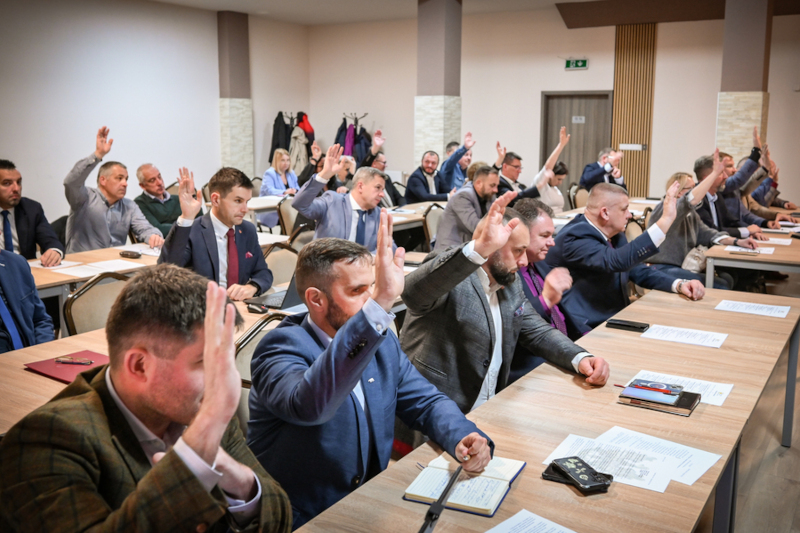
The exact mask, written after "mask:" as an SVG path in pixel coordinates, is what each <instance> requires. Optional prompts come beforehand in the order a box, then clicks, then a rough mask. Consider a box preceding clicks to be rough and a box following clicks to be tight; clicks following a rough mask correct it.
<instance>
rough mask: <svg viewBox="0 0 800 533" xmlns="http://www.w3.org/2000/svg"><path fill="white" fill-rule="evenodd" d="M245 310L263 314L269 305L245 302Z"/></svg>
mask: <svg viewBox="0 0 800 533" xmlns="http://www.w3.org/2000/svg"><path fill="white" fill-rule="evenodd" d="M247 311H248V312H249V313H253V314H256V315H263V314H265V313H266V312H267V311H269V307H267V306H266V305H261V304H247Z"/></svg>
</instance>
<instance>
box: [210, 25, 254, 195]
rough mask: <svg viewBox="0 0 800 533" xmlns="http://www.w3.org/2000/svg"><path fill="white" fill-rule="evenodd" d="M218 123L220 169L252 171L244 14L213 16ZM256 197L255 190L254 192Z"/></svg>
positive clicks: (248, 74)
mask: <svg viewBox="0 0 800 533" xmlns="http://www.w3.org/2000/svg"><path fill="white" fill-rule="evenodd" d="M217 37H218V40H219V118H220V120H219V123H220V141H221V143H220V149H221V154H220V156H221V157H220V159H221V160H222V166H225V167H234V168H238V169H239V170H241V171H242V172H244V173H245V174H247V176H248V177H249V178H253V177H255V176H254V172H255V157H254V155H253V100H252V99H251V98H250V38H249V32H248V17H247V14H245V13H235V12H233V11H219V12H218V13H217ZM254 193H255V194H258V191H254Z"/></svg>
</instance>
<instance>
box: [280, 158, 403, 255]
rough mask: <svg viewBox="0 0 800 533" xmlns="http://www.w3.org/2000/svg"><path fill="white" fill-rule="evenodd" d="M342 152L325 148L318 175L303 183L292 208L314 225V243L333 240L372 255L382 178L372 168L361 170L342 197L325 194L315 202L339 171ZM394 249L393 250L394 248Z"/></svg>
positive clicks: (337, 194)
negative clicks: (352, 243)
mask: <svg viewBox="0 0 800 533" xmlns="http://www.w3.org/2000/svg"><path fill="white" fill-rule="evenodd" d="M341 157H342V148H341V147H340V146H339V145H338V144H334V145H333V146H331V147H330V148H328V155H327V156H326V157H325V165H324V166H323V167H322V172H320V173H319V174H317V175H315V176H314V178H313V179H310V180H308V181H307V182H306V184H305V185H303V187H302V188H301V189H300V190H299V191H298V192H297V195H296V196H295V197H294V202H292V207H294V208H295V209H297V212H298V213H300V214H301V215H303V216H305V217H308V218H310V219H312V220H314V221H316V223H317V229H316V232H315V233H314V238H315V239H321V238H323V237H336V238H338V239H345V240H348V241H352V242H357V243H358V244H361V245H363V246H366V247H367V249H368V250H369V251H370V252H375V249H376V247H377V246H378V226H380V221H381V212H380V209H378V205H379V204H380V202H381V199H382V198H383V195H384V189H385V187H386V180H387V179H388V178H387V176H386V174H384V173H383V172H381V171H380V170H378V169H376V168H372V167H361V168H360V169H358V170H357V171H356V174H355V176H353V187H352V190H351V191H350V192H348V193H346V194H342V193H338V192H334V191H327V192H326V193H325V194H323V195H322V196H320V197H319V198H317V195H318V194H319V193H320V191H322V189H323V187H325V184H326V183H328V180H329V179H331V178H332V177H333V176H334V175H335V174H336V173H337V172H339V171H340V170H341V169H342V166H343V164H344V163H343V161H342V160H341ZM395 248H396V247H395Z"/></svg>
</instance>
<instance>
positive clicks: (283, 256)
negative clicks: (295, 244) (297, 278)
mask: <svg viewBox="0 0 800 533" xmlns="http://www.w3.org/2000/svg"><path fill="white" fill-rule="evenodd" d="M264 259H265V260H266V261H267V266H269V269H270V270H271V271H272V275H273V276H274V277H273V279H272V284H273V285H280V284H281V283H289V282H290V281H292V276H293V275H294V270H295V268H297V250H295V249H294V248H292V245H291V244H287V243H283V242H276V243H273V244H270V245H269V247H268V248H267V249H266V250H264Z"/></svg>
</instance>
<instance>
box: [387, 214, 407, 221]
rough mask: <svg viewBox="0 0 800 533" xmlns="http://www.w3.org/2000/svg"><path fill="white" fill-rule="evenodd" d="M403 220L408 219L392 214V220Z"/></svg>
mask: <svg viewBox="0 0 800 533" xmlns="http://www.w3.org/2000/svg"><path fill="white" fill-rule="evenodd" d="M390 214H391V213H390ZM404 220H408V217H396V216H394V215H392V222H402V221H404Z"/></svg>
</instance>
